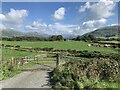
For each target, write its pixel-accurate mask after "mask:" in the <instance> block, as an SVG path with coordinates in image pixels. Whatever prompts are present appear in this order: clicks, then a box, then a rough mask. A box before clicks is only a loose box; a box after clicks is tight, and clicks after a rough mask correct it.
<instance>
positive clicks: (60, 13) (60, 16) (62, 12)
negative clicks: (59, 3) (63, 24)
mask: <svg viewBox="0 0 120 90" xmlns="http://www.w3.org/2000/svg"><path fill="white" fill-rule="evenodd" d="M64 15H65V8H64V7H61V8H59V9H58V10H56V11H55V12H54V15H53V17H54V19H56V20H62V19H64Z"/></svg>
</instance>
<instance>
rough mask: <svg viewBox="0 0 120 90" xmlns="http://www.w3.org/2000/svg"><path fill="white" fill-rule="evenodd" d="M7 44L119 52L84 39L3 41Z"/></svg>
mask: <svg viewBox="0 0 120 90" xmlns="http://www.w3.org/2000/svg"><path fill="white" fill-rule="evenodd" d="M2 43H3V44H5V45H14V46H16V45H20V46H23V47H34V48H46V47H48V48H54V49H64V50H67V49H72V50H81V51H84V50H88V51H99V52H104V53H117V51H115V50H114V49H111V48H102V47H95V46H91V47H89V46H88V44H89V43H87V42H82V41H54V42H49V41H35V42H28V41H3V42H2Z"/></svg>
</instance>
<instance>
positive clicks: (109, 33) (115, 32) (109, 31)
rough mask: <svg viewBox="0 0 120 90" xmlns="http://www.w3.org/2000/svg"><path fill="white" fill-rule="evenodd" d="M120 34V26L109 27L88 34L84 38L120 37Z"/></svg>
mask: <svg viewBox="0 0 120 90" xmlns="http://www.w3.org/2000/svg"><path fill="white" fill-rule="evenodd" d="M119 33H120V26H108V27H104V28H100V29H97V30H95V31H92V32H89V33H86V34H84V35H83V36H86V35H93V36H95V37H114V36H120V34H119Z"/></svg>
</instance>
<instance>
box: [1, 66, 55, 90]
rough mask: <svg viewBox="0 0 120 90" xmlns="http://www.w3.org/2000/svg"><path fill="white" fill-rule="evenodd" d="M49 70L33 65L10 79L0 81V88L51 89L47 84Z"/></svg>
mask: <svg viewBox="0 0 120 90" xmlns="http://www.w3.org/2000/svg"><path fill="white" fill-rule="evenodd" d="M53 66H54V65H53ZM50 70H51V67H47V66H44V65H35V66H34V67H32V68H27V69H25V70H24V71H23V72H22V73H20V74H18V75H16V76H14V77H12V78H9V79H7V80H3V81H0V86H1V88H51V86H50V84H49V72H50Z"/></svg>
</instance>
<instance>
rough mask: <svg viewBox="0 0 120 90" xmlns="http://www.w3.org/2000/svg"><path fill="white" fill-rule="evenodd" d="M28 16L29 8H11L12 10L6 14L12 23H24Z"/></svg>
mask: <svg viewBox="0 0 120 90" xmlns="http://www.w3.org/2000/svg"><path fill="white" fill-rule="evenodd" d="M26 16H28V11H27V10H24V9H22V10H15V9H10V12H9V13H8V14H7V15H6V19H7V21H8V22H10V23H12V24H19V23H22V21H23V20H24V19H25V17H26Z"/></svg>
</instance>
